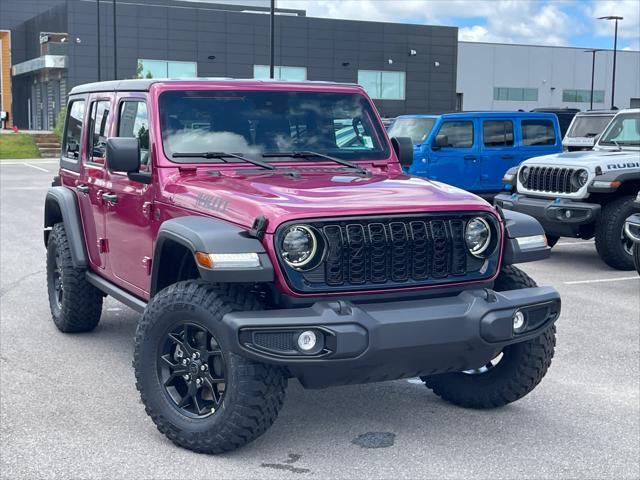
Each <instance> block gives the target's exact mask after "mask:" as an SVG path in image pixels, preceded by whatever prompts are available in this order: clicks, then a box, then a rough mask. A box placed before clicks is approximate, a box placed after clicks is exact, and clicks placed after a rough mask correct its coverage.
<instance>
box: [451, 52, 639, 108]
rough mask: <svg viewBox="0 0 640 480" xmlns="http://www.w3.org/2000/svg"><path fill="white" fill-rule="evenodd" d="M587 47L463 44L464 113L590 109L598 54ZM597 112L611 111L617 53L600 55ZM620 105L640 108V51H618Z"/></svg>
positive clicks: (460, 73) (460, 69)
mask: <svg viewBox="0 0 640 480" xmlns="http://www.w3.org/2000/svg"><path fill="white" fill-rule="evenodd" d="M585 50H587V49H584V48H573V47H549V46H537V45H504V44H495V43H479V42H459V43H458V80H457V92H458V96H459V97H460V102H461V104H462V108H463V109H464V110H518V109H522V110H532V109H534V108H539V107H558V108H563V107H568V108H579V109H580V110H588V109H589V107H590V99H591V67H592V60H593V56H592V55H593V54H592V53H591V52H586V51H585ZM595 55H596V59H595V69H594V73H595V75H594V95H593V108H594V109H604V108H610V107H611V81H612V75H611V74H612V72H613V51H612V50H601V51H598V52H596V54H595ZM615 90H616V91H615V105H616V106H617V107H618V108H630V107H632V108H640V52H637V51H620V50H619V51H618V53H617V59H616V89H615Z"/></svg>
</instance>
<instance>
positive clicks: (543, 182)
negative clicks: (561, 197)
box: [522, 167, 580, 193]
mask: <svg viewBox="0 0 640 480" xmlns="http://www.w3.org/2000/svg"><path fill="white" fill-rule="evenodd" d="M575 172H576V169H575V168H564V167H529V176H528V177H527V181H526V182H523V183H522V186H523V187H524V188H526V189H527V190H530V191H533V192H549V193H576V192H577V191H578V190H580V188H579V187H578V185H576V184H575V182H572V181H571V178H572V177H573V176H574V174H575Z"/></svg>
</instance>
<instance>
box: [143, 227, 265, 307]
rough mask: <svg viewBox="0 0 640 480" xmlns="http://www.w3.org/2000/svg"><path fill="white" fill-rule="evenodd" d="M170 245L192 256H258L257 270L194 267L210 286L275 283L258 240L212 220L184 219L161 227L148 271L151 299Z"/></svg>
mask: <svg viewBox="0 0 640 480" xmlns="http://www.w3.org/2000/svg"><path fill="white" fill-rule="evenodd" d="M170 243H173V244H175V243H177V244H179V245H181V246H183V247H185V248H186V249H187V250H188V251H190V252H191V253H192V254H193V255H195V253H196V252H205V253H257V254H258V258H259V259H260V266H259V267H252V268H240V269H237V268H234V269H219V270H218V269H208V268H205V267H202V266H200V265H198V264H197V262H196V265H197V267H198V271H199V273H200V276H201V277H202V278H203V279H204V280H206V281H210V282H213V283H264V282H272V281H273V279H274V271H273V265H272V264H271V260H270V259H269V255H268V254H267V251H266V249H265V248H264V245H262V243H261V242H260V240H258V239H256V238H253V237H251V236H249V235H248V234H247V231H246V230H245V229H243V228H242V227H239V226H237V225H234V224H231V223H229V222H226V221H224V220H219V219H216V218H211V217H198V216H186V217H177V218H173V219H171V220H167V221H165V222H163V223H162V225H160V228H159V230H158V235H157V237H156V243H155V249H154V252H153V261H152V267H151V292H150V294H151V296H153V295H155V294H156V293H157V292H158V290H159V284H160V281H159V279H160V274H161V269H162V268H167V266H166V265H162V256H163V250H164V249H165V248H166V246H167V245H168V244H170Z"/></svg>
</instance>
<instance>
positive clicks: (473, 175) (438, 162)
mask: <svg viewBox="0 0 640 480" xmlns="http://www.w3.org/2000/svg"><path fill="white" fill-rule="evenodd" d="M475 123H476V122H475V120H445V121H444V122H442V124H441V125H440V129H439V130H438V131H437V132H436V133H435V135H432V137H431V138H432V139H433V140H432V143H431V145H430V146H429V147H428V148H430V149H431V151H430V152H429V168H428V172H429V173H428V177H429V178H431V179H432V180H437V181H438V182H444V183H448V184H450V185H454V186H456V187H459V188H463V189H465V190H473V189H475V188H476V187H477V186H478V183H479V179H480V154H479V148H478V140H477V139H476V138H475V137H476V134H475V131H476V128H475ZM440 135H442V138H444V139H445V142H446V143H445V145H444V146H441V147H435V146H434V143H435V139H436V138H437V137H438V136H440Z"/></svg>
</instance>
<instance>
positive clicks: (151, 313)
mask: <svg viewBox="0 0 640 480" xmlns="http://www.w3.org/2000/svg"><path fill="white" fill-rule="evenodd" d="M261 308H262V305H261V303H260V302H259V301H258V299H257V298H256V297H255V296H254V295H253V294H251V293H250V292H249V291H247V290H246V289H245V288H244V287H241V286H236V285H212V284H208V283H206V282H202V281H196V280H190V281H185V282H179V283H176V284H174V285H171V286H169V287H167V288H165V289H164V290H162V291H161V292H159V293H158V294H157V295H156V296H155V297H153V298H152V299H151V301H150V302H149V304H148V305H147V308H146V309H145V312H144V314H143V316H142V319H141V321H140V323H139V324H138V328H137V330H136V335H135V349H134V361H133V364H134V365H133V366H134V369H135V375H136V387H137V389H138V391H139V392H140V396H141V398H142V402H143V403H144V406H145V410H146V412H147V414H148V415H149V416H150V417H151V419H152V420H153V422H154V423H155V424H156V426H157V428H158V430H159V431H160V432H161V433H163V434H164V435H166V436H167V437H168V438H169V439H170V440H171V441H172V442H173V443H175V444H176V445H178V446H180V447H184V448H187V449H189V450H193V451H195V452H198V453H209V454H218V453H223V452H227V451H230V450H234V449H236V448H239V447H242V446H243V445H245V444H247V443H249V442H251V441H252V440H254V439H256V438H257V437H259V436H260V435H262V434H263V433H264V432H265V431H266V430H267V429H268V428H269V427H270V426H271V425H272V424H273V422H274V421H275V419H276V418H277V416H278V412H279V411H280V408H281V407H282V404H283V401H284V396H285V390H286V387H287V378H288V376H287V375H286V372H285V370H283V369H282V368H280V367H276V366H272V365H267V364H263V363H258V362H254V361H252V360H249V359H247V358H245V357H242V356H240V355H236V354H234V353H231V352H230V351H229V348H228V346H227V345H225V344H224V337H223V336H222V335H220V333H219V332H220V331H221V325H220V323H221V321H222V317H223V316H224V315H225V314H226V313H229V312H232V311H247V310H260V309H261ZM180 318H183V319H187V318H188V319H189V322H193V323H198V324H201V325H203V326H205V327H206V328H207V329H208V330H209V331H210V332H212V333H213V334H214V335H215V336H216V339H217V340H218V341H219V344H220V346H221V347H222V351H223V355H224V359H225V364H226V369H227V372H226V377H225V378H226V379H227V383H226V389H225V393H224V397H223V400H222V405H221V406H220V407H219V408H218V409H217V411H216V412H215V413H213V414H212V415H210V416H208V417H206V418H195V419H194V418H189V417H187V416H186V415H184V414H183V413H182V412H181V411H180V410H179V409H178V407H177V406H176V405H175V404H174V403H172V402H171V400H170V399H169V398H167V395H166V393H165V391H164V387H162V385H161V381H160V379H159V378H158V374H157V361H158V359H157V351H158V350H157V349H158V348H159V342H161V341H162V340H161V339H162V338H163V334H164V333H165V332H167V331H168V330H169V329H171V328H172V326H174V325H178V324H179V323H180V322H181V321H184V320H180Z"/></svg>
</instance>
